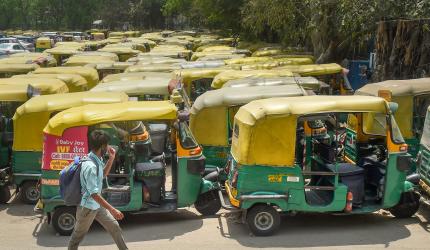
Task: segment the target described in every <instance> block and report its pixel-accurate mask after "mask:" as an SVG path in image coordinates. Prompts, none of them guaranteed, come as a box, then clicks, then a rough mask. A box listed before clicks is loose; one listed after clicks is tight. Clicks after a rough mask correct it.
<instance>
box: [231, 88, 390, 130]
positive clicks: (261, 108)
mask: <svg viewBox="0 0 430 250" xmlns="http://www.w3.org/2000/svg"><path fill="white" fill-rule="evenodd" d="M388 110H389V109H388V106H387V103H386V101H385V100H384V99H382V98H380V97H373V96H323V95H319V96H316V95H315V96H305V97H300V98H299V97H289V98H270V99H265V100H258V101H254V102H251V103H249V104H248V105H246V106H244V107H243V109H242V110H240V111H239V112H238V114H237V120H239V121H241V122H243V123H246V124H248V125H254V124H255V123H256V122H257V121H258V120H260V119H265V118H267V117H270V116H289V115H307V114H315V113H326V112H376V113H387V112H388Z"/></svg>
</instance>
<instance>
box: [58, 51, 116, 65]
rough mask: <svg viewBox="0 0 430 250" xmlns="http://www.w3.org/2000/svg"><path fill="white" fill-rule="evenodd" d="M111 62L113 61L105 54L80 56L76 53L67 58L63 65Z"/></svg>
mask: <svg viewBox="0 0 430 250" xmlns="http://www.w3.org/2000/svg"><path fill="white" fill-rule="evenodd" d="M117 61H118V60H117ZM113 62H115V61H114V60H111V59H110V58H108V57H105V56H80V55H79V54H78V55H73V56H71V57H70V58H68V59H67V61H66V62H65V63H64V66H85V65H87V64H90V63H91V64H101V63H113Z"/></svg>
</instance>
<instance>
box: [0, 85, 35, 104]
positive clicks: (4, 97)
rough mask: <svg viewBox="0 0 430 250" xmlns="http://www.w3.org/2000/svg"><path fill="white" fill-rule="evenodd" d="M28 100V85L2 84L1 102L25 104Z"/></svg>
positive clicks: (0, 87)
mask: <svg viewBox="0 0 430 250" xmlns="http://www.w3.org/2000/svg"><path fill="white" fill-rule="evenodd" d="M28 98H29V97H28V85H25V84H18V85H1V84H0V102H25V101H27V100H28Z"/></svg>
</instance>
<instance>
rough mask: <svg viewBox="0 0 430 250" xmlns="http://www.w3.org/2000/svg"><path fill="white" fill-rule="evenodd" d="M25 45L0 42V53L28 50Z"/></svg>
mask: <svg viewBox="0 0 430 250" xmlns="http://www.w3.org/2000/svg"><path fill="white" fill-rule="evenodd" d="M26 51H28V50H26V49H25V48H24V46H22V45H21V44H19V43H0V54H7V55H9V54H15V53H19V52H26Z"/></svg>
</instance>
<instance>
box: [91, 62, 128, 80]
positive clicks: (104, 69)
mask: <svg viewBox="0 0 430 250" xmlns="http://www.w3.org/2000/svg"><path fill="white" fill-rule="evenodd" d="M133 65H134V63H131V62H107V63H96V64H93V63H91V64H87V65H85V67H91V68H94V69H95V70H97V72H98V73H99V79H101V80H103V79H104V78H105V77H106V76H109V75H112V74H120V73H124V71H125V70H126V69H127V68H128V67H130V66H133Z"/></svg>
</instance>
